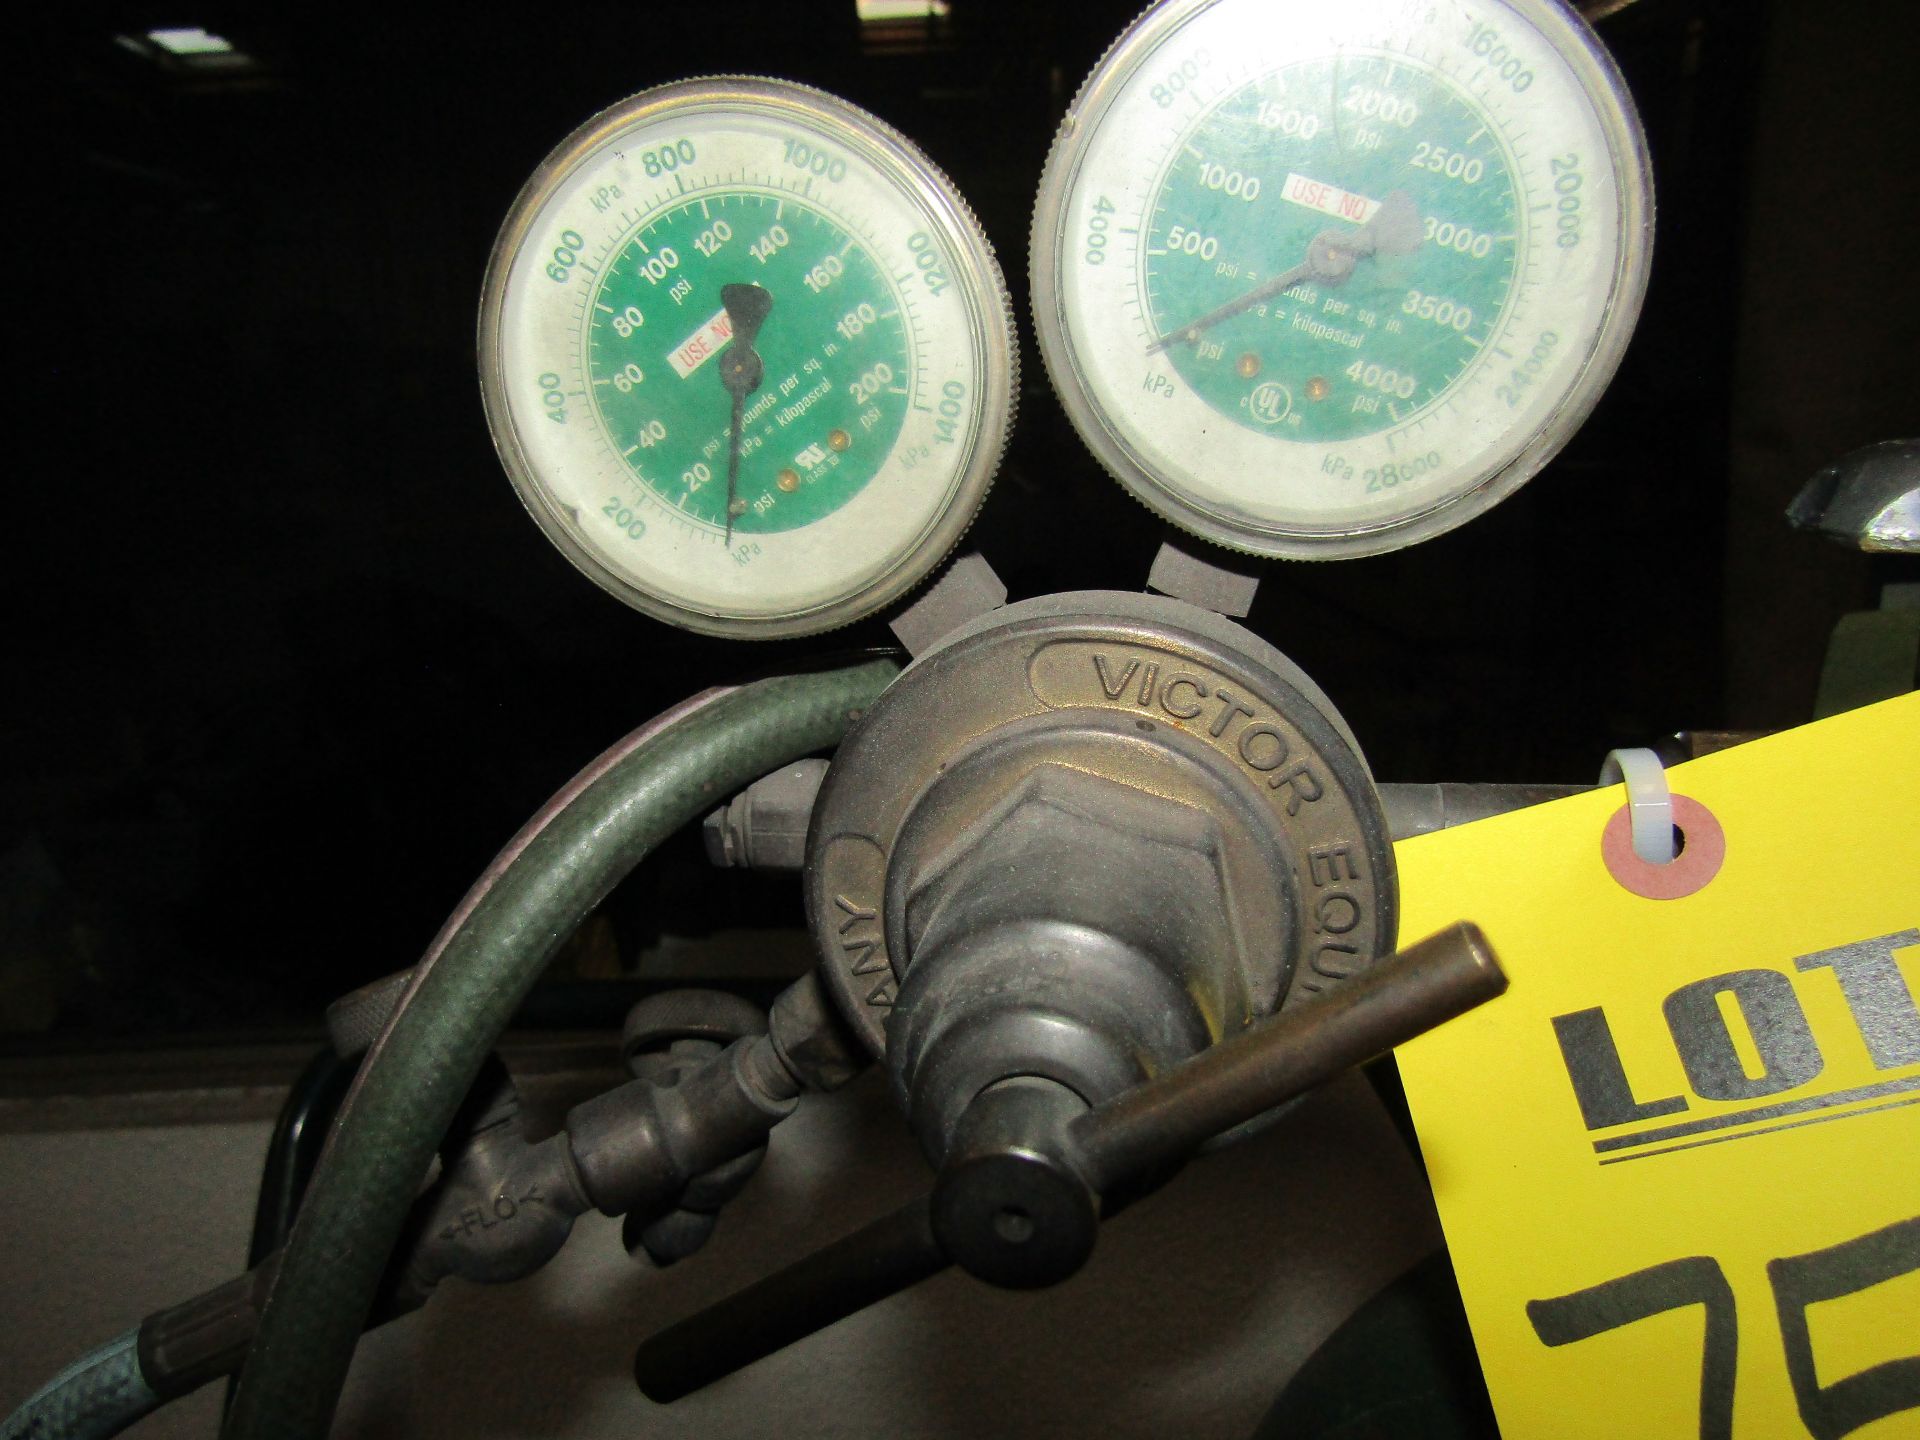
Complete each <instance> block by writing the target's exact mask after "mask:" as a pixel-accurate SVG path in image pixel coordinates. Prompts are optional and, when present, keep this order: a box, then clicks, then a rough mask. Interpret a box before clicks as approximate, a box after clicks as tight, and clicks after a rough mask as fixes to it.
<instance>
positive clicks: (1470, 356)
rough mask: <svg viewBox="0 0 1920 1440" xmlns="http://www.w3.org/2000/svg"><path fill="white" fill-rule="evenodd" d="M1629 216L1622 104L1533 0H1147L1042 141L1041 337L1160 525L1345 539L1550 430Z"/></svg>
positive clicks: (1547, 2) (1559, 436) (1475, 502)
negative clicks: (1045, 153)
mask: <svg viewBox="0 0 1920 1440" xmlns="http://www.w3.org/2000/svg"><path fill="white" fill-rule="evenodd" d="M1652 217H1653V199H1652V188H1651V181H1650V179H1649V173H1648V167H1647V157H1646V146H1645V140H1644V138H1643V136H1642V134H1641V131H1640V127H1639V124H1638V121H1637V119H1636V118H1635V116H1634V113H1633V109H1632V105H1631V102H1630V101H1629V100H1628V98H1627V95H1626V92H1625V89H1624V88H1623V86H1622V84H1621V81H1620V77H1619V75H1618V73H1617V72H1616V71H1615V69H1614V67H1613V65H1612V63H1611V61H1610V60H1609V59H1608V57H1607V55H1606V53H1605V52H1604V51H1603V50H1602V49H1601V47H1600V46H1599V44H1598V42H1597V41H1596V40H1595V38H1594V36H1593V34H1592V33H1591V32H1590V31H1589V30H1588V29H1587V28H1586V26H1585V25H1584V24H1583V23H1582V22H1581V21H1580V20H1578V19H1577V18H1576V17H1575V16H1573V15H1572V14H1571V12H1569V11H1568V10H1567V9H1566V8H1565V6H1563V5H1561V4H1559V3H1557V0H1339V3H1333V0H1167V3H1164V4H1161V5H1157V6H1155V7H1154V8H1153V9H1151V10H1149V11H1147V12H1146V13H1145V14H1144V15H1142V16H1141V17H1140V18H1139V19H1138V20H1137V21H1135V22H1134V24H1133V26H1132V27H1131V28H1130V29H1129V30H1128V31H1127V32H1126V33H1125V34H1124V35H1122V36H1121V37H1120V39H1119V40H1118V41H1117V42H1116V43H1115V44H1114V46H1113V48H1112V49H1111V50H1110V51H1109V52H1108V53H1107V55H1106V57H1105V58H1104V59H1103V60H1102V61H1101V62H1100V64H1099V66H1098V67H1097V68H1096V69H1095V70H1094V72H1093V74H1092V76H1091V77H1089V79H1088V80H1087V82H1086V84H1085V85H1084V86H1083V87H1082V88H1081V90H1080V93H1079V95H1078V97H1077V98H1076V99H1075V100H1074V103H1073V106H1072V108H1071V109H1070V110H1069V111H1068V113H1067V118H1066V121H1065V123H1064V124H1063V125H1062V126H1061V128H1060V133H1059V136H1058V138H1057V139H1056V140H1055V141H1054V146H1053V151H1052V154H1051V155H1050V156H1049V158H1048V161H1047V166H1046V171H1045V173H1044V175H1043V177H1042V179H1041V182H1040V195H1039V203H1038V207H1037V209H1036V211H1035V214H1034V224H1033V255H1032V264H1033V292H1034V293H1033V300H1034V312H1035V321H1036V324H1037V327H1038V331H1039V338H1040V351H1041V354H1042V356H1043V357H1044V358H1045V360H1046V363H1047V368H1048V370H1049V371H1050V373H1051V375H1052V377H1053V382H1054V385H1055V388H1056V389H1057V390H1058V391H1059V393H1060V397H1061V400H1062V403H1063V404H1064V405H1065V407H1066V410H1067V413H1068V415H1069V416H1070V417H1071V418H1072V420H1073V422H1074V424H1075V426H1076V427H1077V428H1078V429H1079V431H1080V433H1081V435H1082V437H1083V438H1084V439H1085V440H1086V442H1087V444H1088V445H1089V446H1090V447H1091V448H1092V450H1093V452H1094V454H1095V455H1096V456H1098V457H1099V459H1100V461H1101V462H1102V463H1103V464H1104V465H1105V466H1106V467H1107V469H1108V470H1110V471H1111V472H1112V473H1113V475H1114V476H1115V478H1117V479H1118V480H1119V481H1120V482H1121V484H1123V485H1125V486H1126V487H1127V488H1128V489H1129V490H1130V491H1132V492H1133V494H1134V495H1136V496H1137V497H1139V498H1140V499H1141V500H1143V501H1145V502H1146V504H1148V505H1149V506H1151V507H1152V508H1153V509H1154V510H1156V511H1158V512H1159V513H1160V514H1161V515H1163V516H1165V517H1166V518H1167V519H1169V520H1172V521H1174V522H1175V523H1176V524H1179V525H1182V526H1184V527H1186V528H1187V529H1189V530H1191V531H1193V532H1194V533H1196V534H1198V535H1201V536H1204V537H1206V538H1207V539H1209V540H1213V541H1217V542H1218V543H1220V544H1222V545H1227V546H1231V547H1233V548H1235V549H1239V550H1245V551H1249V552H1252V553H1255V554H1261V555H1278V556H1292V557H1296V558H1303V559H1328V558H1333V557H1338V556H1350V555H1368V554H1375V553H1378V552H1380V551H1385V550H1393V549H1397V548H1399V547H1400V546H1403V545H1408V544H1411V543H1413V542H1415V541H1417V540H1423V539H1426V538H1428V537H1430V536H1433V535H1437V534H1440V533H1441V532H1443V531H1446V530H1450V529H1452V528H1453V527H1454V526H1456V525H1459V524H1461V523H1462V522H1464V521H1466V520H1468V519H1470V518H1472V517H1473V516H1475V515H1477V514H1479V513H1480V512H1481V511H1483V510H1485V509H1487V508H1488V507H1489V506H1491V505H1493V504H1494V503H1495V502H1496V501H1498V500H1501V499H1503V498H1504V497H1505V496H1507V495H1509V494H1511V493H1512V492H1513V491H1514V490H1516V489H1517V488H1518V487H1519V486H1520V485H1521V484H1523V483H1524V482H1525V481H1526V480H1527V479H1528V478H1529V477H1530V476H1532V475H1533V474H1534V473H1535V472H1536V471H1538V470H1539V469H1540V467H1541V466H1542V465H1544V464H1545V463H1546V462H1547V460H1548V459H1549V458H1550V457H1551V456H1552V455H1553V454H1554V453H1555V452H1556V451H1557V450H1559V448H1560V447H1561V445H1562V444H1564V443H1565V442H1566V440H1567V438H1568V436H1569V435H1571V434H1572V432H1573V431H1574V429H1575V428H1576V427H1577V426H1578V425H1579V423H1580V422H1581V420H1583V419H1584V418H1585V417H1586V415H1587V413H1588V411H1589V410H1591V409H1592V407H1593V404H1594V402H1595V400H1596V399H1597V398H1598V397H1599V394H1600V392H1601V390H1602V389H1603V388H1604V387H1605V385H1606V383H1607V381H1608V379H1609V378H1610V377H1611V376H1612V374H1613V372H1614V369H1615V367H1616V366H1617V365H1618V363H1619V360H1620V356H1621V352H1622V351H1623V349H1624V348H1625V345H1626V342H1627V338H1628V336H1629V335H1630V333H1631V332H1632V329H1633V324H1634V320H1635V318H1636V317H1637V316H1638V314H1639V310H1640V301H1641V296H1642V294H1643V292H1644V291H1645V288H1646V278H1647V265H1648V260H1649V254H1650V245H1651V228H1652Z"/></svg>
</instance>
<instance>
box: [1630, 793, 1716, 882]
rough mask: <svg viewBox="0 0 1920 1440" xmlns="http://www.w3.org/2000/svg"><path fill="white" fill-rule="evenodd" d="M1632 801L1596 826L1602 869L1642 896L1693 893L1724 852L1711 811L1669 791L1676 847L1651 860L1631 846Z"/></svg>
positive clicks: (1713, 873)
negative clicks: (1668, 855)
mask: <svg viewBox="0 0 1920 1440" xmlns="http://www.w3.org/2000/svg"><path fill="white" fill-rule="evenodd" d="M1631 811H1632V806H1630V805H1622V806H1621V807H1620V808H1619V809H1618V810H1616V811H1614V812H1613V814H1612V815H1611V816H1610V817H1609V818H1608V820H1607V825H1606V829H1604V830H1602V831H1601V832H1600V858H1601V859H1602V860H1603V861H1604V862H1606V867H1607V873H1608V874H1609V875H1611V876H1613V878H1614V879H1615V880H1618V881H1619V882H1620V884H1621V885H1622V886H1623V887H1624V888H1625V889H1628V890H1631V891H1632V892H1633V893H1634V894H1635V895H1639V896H1642V897H1643V898H1645V899H1648V900H1682V899H1685V898H1686V897H1687V896H1689V895H1694V894H1698V893H1699V892H1700V891H1701V890H1703V889H1705V888H1706V886H1707V883H1708V882H1709V881H1711V880H1712V879H1713V877H1714V876H1716V875H1718V874H1719V873H1720V866H1721V864H1722V862H1724V861H1725V860H1726V858H1727V833H1726V831H1724V830H1722V829H1721V828H1720V822H1719V821H1718V820H1716V819H1714V816H1713V812H1712V811H1711V810H1709V809H1707V807H1706V806H1704V805H1702V804H1701V803H1700V802H1699V801H1698V800H1695V799H1693V798H1692V797H1691V796H1687V795H1675V796H1674V797H1673V825H1674V828H1675V829H1677V830H1678V831H1679V832H1680V835H1681V845H1680V853H1679V854H1678V855H1676V856H1674V857H1673V859H1671V860H1669V861H1668V862H1667V863H1666V864H1664V865H1651V864H1648V863H1647V862H1646V861H1645V860H1642V859H1641V858H1640V857H1639V856H1638V855H1636V854H1634V852H1633V817H1632V814H1631Z"/></svg>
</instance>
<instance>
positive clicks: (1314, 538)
mask: <svg viewBox="0 0 1920 1440" xmlns="http://www.w3.org/2000/svg"><path fill="white" fill-rule="evenodd" d="M1234 3H1241V0H1160V3H1157V4H1153V5H1149V6H1148V7H1147V8H1146V9H1145V10H1143V11H1142V12H1141V13H1140V14H1139V15H1137V16H1135V17H1134V20H1133V22H1132V23H1131V24H1129V25H1128V26H1127V28H1126V29H1125V30H1123V31H1122V32H1121V33H1120V35H1119V37H1118V38H1117V39H1115V40H1114V42H1113V43H1112V44H1111V45H1109V46H1108V47H1107V49H1106V51H1105V53H1104V54H1102V55H1101V57H1100V59H1099V61H1098V63H1096V64H1095V66H1094V67H1093V70H1092V71H1091V72H1090V73H1089V74H1088V76H1087V78H1086V79H1085V80H1084V81H1083V82H1082V83H1081V85H1080V88H1079V90H1078V91H1076V92H1075V94H1074V97H1073V101H1072V103H1071V104H1069V105H1068V106H1067V112H1066V115H1065V116H1064V117H1063V118H1062V119H1061V122H1060V127H1059V129H1058V130H1057V131H1056V132H1055V133H1054V138H1053V143H1052V145H1051V146H1050V147H1049V149H1048V151H1047V160H1046V164H1045V166H1044V167H1043V168H1042V170H1041V172H1040V187H1039V192H1038V194H1037V196H1036V198H1035V203H1034V210H1033V223H1032V226H1031V228H1030V229H1029V231H1028V237H1027V279H1028V303H1029V305H1030V307H1031V310H1032V315H1033V328H1034V335H1035V338H1036V340H1037V341H1038V343H1039V349H1040V361H1041V365H1042V368H1044V369H1045V370H1046V372H1047V378H1048V380H1049V381H1050V382H1051V383H1052V385H1053V391H1054V394H1055V396H1056V397H1058V399H1059V401H1060V406H1061V408H1062V409H1063V410H1065V411H1066V414H1067V419H1068V420H1069V421H1070V422H1071V423H1072V425H1073V428H1074V430H1075V431H1076V432H1077V433H1078V434H1079V436H1080V438H1081V440H1082V442H1083V443H1084V444H1085V445H1086V446H1087V448H1088V450H1090V451H1091V452H1092V453H1093V457H1094V458H1095V459H1096V460H1098V461H1099V462H1100V465H1101V467H1102V468H1103V469H1105V470H1106V472H1107V473H1108V474H1109V475H1111V476H1112V477H1113V478H1114V479H1115V480H1116V481H1118V482H1119V484H1120V486H1121V488H1122V489H1123V490H1125V491H1126V492H1127V493H1128V494H1129V495H1131V496H1132V497H1133V498H1134V499H1135V500H1138V501H1139V502H1140V503H1141V504H1142V505H1144V506H1146V507H1147V509H1149V510H1151V511H1153V512H1154V513H1155V514H1156V515H1158V516H1160V518H1161V519H1163V520H1166V521H1169V522H1170V523H1172V524H1174V525H1176V526H1178V527H1179V528H1180V529H1182V530H1185V531H1186V532H1187V533H1189V534H1191V535H1197V536H1199V537H1200V538H1201V539H1203V540H1208V541H1211V542H1212V543H1214V544H1216V545H1219V546H1222V547H1223V548H1225V549H1228V550H1236V551H1239V552H1240V553H1242V554H1246V555H1258V556H1261V557H1264V558H1267V559H1276V560H1347V559H1356V558H1359V557H1361V556H1365V555H1381V554H1386V553H1388V552H1390V551H1393V550H1399V549H1403V548H1405V547H1407V546H1409V545H1417V544H1419V543H1420V542H1422V541H1424V540H1431V539H1433V538H1434V537H1436V536H1438V535H1443V534H1445V533H1446V532H1447V531H1449V530H1453V529H1455V528H1457V527H1459V526H1461V525H1464V524H1466V523H1467V522H1468V521H1469V520H1472V519H1474V518H1476V517H1477V516H1479V515H1481V514H1483V513H1484V512H1485V511H1487V510H1490V509H1492V508H1493V507H1494V506H1495V505H1497V504H1498V503H1499V502H1500V501H1502V500H1504V499H1506V498H1507V497H1508V496H1509V495H1511V494H1513V492H1514V491H1516V490H1518V489H1519V488H1520V487H1521V486H1522V485H1524V484H1526V482H1527V481H1529V480H1531V479H1532V478H1533V477H1534V476H1535V475H1537V474H1538V473H1539V472H1540V471H1541V469H1542V468H1543V467H1545V465H1546V464H1547V462H1548V461H1549V460H1551V459H1552V458H1553V457H1554V456H1555V455H1557V454H1558V453H1559V452H1560V450H1561V448H1562V447H1563V446H1564V445H1565V444H1566V443H1567V441H1568V440H1569V439H1571V438H1572V437H1573V434H1574V432H1575V431H1577V430H1578V429H1579V428H1580V426H1581V425H1582V424H1583V423H1584V422H1585V420H1586V418H1587V416H1588V415H1590V414H1591V413H1592V412H1593V408H1594V406H1595V405H1597V404H1598V403H1599V401H1600V396H1601V395H1602V394H1603V393H1604V392H1605V390H1606V388H1607V385H1608V383H1609V382H1610V381H1611V380H1612V379H1613V375H1614V372H1615V371H1616V370H1617V369H1618V368H1619V365H1620V360H1621V357H1622V356H1623V355H1625V353H1626V349H1627V345H1628V343H1629V342H1630V341H1631V340H1632V338H1633V331H1634V327H1635V325H1636V324H1637V323H1638V321H1639V318H1640V308H1641V305H1642V304H1643V302H1644V301H1645V298H1646V290H1647V279H1648V276H1649V274H1650V271H1651V267H1652V262H1653V220H1654V197H1653V165H1652V160H1651V158H1650V156H1649V154H1648V151H1647V139H1646V133H1645V131H1644V129H1643V128H1642V127H1641V124H1640V118H1639V112H1638V110H1637V109H1636V107H1635V106H1634V103H1633V97H1632V95H1631V94H1630V93H1629V92H1628V90H1627V85H1626V80H1625V78H1624V77H1623V76H1622V75H1621V73H1620V69H1619V67H1618V66H1617V65H1616V64H1615V63H1614V61H1613V57H1612V56H1611V55H1610V54H1609V53H1608V52H1607V49H1606V47H1605V45H1604V44H1602V43H1601V41H1600V39H1599V37H1598V36H1597V35H1596V34H1595V33H1594V31H1593V29H1592V27H1590V26H1589V25H1587V24H1586V22H1585V21H1583V20H1581V19H1580V18H1579V17H1578V16H1577V15H1575V14H1574V13H1573V12H1571V11H1569V10H1566V9H1564V8H1563V7H1561V6H1559V5H1557V4H1554V3H1552V0H1502V3H1503V4H1505V5H1506V6H1507V7H1509V8H1511V9H1513V10H1515V11H1518V12H1523V14H1524V18H1525V20H1526V22H1527V23H1529V24H1531V25H1533V26H1534V27H1535V28H1536V29H1537V30H1539V31H1540V33H1541V34H1542V35H1544V36H1545V37H1546V38H1547V40H1548V41H1549V43H1551V44H1552V46H1553V48H1554V50H1555V52H1556V53H1557V54H1558V55H1559V56H1560V57H1561V58H1562V59H1563V60H1564V61H1565V62H1566V64H1567V67H1568V69H1569V70H1570V71H1572V73H1573V76H1574V79H1575V80H1576V81H1577V82H1578V84H1579V86H1580V89H1581V91H1582V92H1583V93H1584V94H1585V95H1586V97H1587V99H1588V102H1589V103H1590V104H1591V105H1592V107H1593V111H1594V114H1595V116H1596V117H1597V118H1598V120H1599V123H1600V126H1601V129H1602V131H1603V132H1604V134H1605V135H1606V138H1607V151H1608V158H1609V161H1610V163H1611V165H1612V167H1613V173H1614V175H1615V176H1616V178H1617V184H1618V190H1619V196H1620V220H1619V246H1618V253H1617V255H1616V258H1615V262H1614V273H1613V281H1612V293H1611V295H1610V298H1609V302H1608V305H1607V309H1606V316H1605V319H1604V320H1603V321H1602V322H1601V325H1600V328H1599V330H1598V332H1597V333H1596V334H1595V336H1594V340H1593V343H1592V345H1591V346H1590V348H1589V350H1588V354H1587V359H1586V363H1585V364H1584V365H1583V366H1582V367H1581V370H1580V373H1579V375H1578V376H1577V377H1576V378H1575V380H1574V382H1573V384H1572V386H1571V387H1570V388H1569V389H1568V390H1567V392H1566V395H1565V397H1564V399H1563V400H1562V402H1561V404H1560V405H1559V407H1558V408H1557V409H1556V411H1555V412H1554V415H1553V418H1552V419H1551V420H1550V421H1549V423H1548V424H1547V425H1545V426H1544V427H1542V428H1541V429H1540V430H1539V431H1537V432H1536V433H1534V434H1533V435H1532V436H1531V437H1530V438H1528V439H1527V440H1526V441H1525V443H1523V444H1520V445H1518V446H1516V447H1514V448H1512V449H1511V450H1509V451H1503V452H1499V453H1497V454H1496V456H1495V458H1494V460H1493V461H1492V462H1490V464H1489V466H1488V467H1487V469H1486V473H1484V474H1483V475H1482V476H1481V477H1480V479H1479V480H1478V481H1476V482H1475V483H1474V484H1472V485H1471V486H1469V487H1468V488H1466V489H1464V490H1461V491H1459V492H1458V493H1457V494H1455V495H1453V496H1451V497H1450V498H1448V499H1446V500H1444V501H1441V502H1440V503H1438V504H1436V505H1433V506H1431V507H1429V508H1427V509H1424V510H1422V511H1420V512H1419V513H1418V514H1416V515H1414V516H1411V517H1407V518H1402V519H1393V520H1384V521H1380V522H1378V523H1374V524H1360V525H1353V526H1349V527H1342V528H1341V529H1339V530H1336V531H1324V532H1317V531H1307V530H1298V529H1296V530H1284V529H1279V528H1277V527H1276V528H1275V529H1272V530H1266V531H1260V532H1254V531H1252V530H1251V528H1250V527H1249V526H1248V525H1247V524H1246V523H1245V522H1242V521H1237V520H1234V519H1232V518H1229V517H1226V516H1222V515H1219V514H1216V513H1215V512H1214V511H1212V510H1210V509H1209V508H1207V507H1205V506H1203V505H1200V504H1197V503H1195V502H1194V501H1192V500H1190V499H1189V498H1188V497H1187V496H1185V495H1183V494H1181V493H1179V492H1178V490H1177V488H1176V487H1175V485H1174V484H1172V483H1171V482H1169V481H1168V480H1165V479H1163V478H1161V477H1160V476H1159V475H1157V474H1156V473H1155V472H1154V470H1153V469H1152V468H1151V467H1149V466H1148V465H1147V464H1146V463H1145V461H1144V460H1142V459H1141V457H1140V456H1139V455H1137V454H1136V453H1135V451H1134V449H1133V447H1132V446H1131V445H1129V444H1128V443H1127V440H1126V438H1125V437H1124V436H1123V435H1121V434H1120V433H1119V431H1118V429H1117V427H1116V426H1114V425H1113V424H1111V423H1109V421H1108V420H1107V418H1106V416H1105V414H1104V412H1103V409H1102V407H1101V405H1100V404H1099V402H1098V401H1096V399H1095V398H1094V396H1093V394H1092V392H1091V391H1090V390H1089V388H1088V387H1087V385H1086V383H1085V382H1084V381H1083V380H1082V378H1081V376H1082V374H1083V373H1084V371H1085V367H1084V366H1083V365H1081V364H1080V363H1079V361H1078V360H1077V358H1076V354H1075V350H1074V346H1073V341H1072V338H1071V337H1070V335H1069V334H1068V333H1067V327H1066V324H1065V321H1064V318H1063V316H1062V313H1061V308H1060V284H1059V280H1060V276H1061V274H1062V272H1063V268H1064V255H1063V247H1064V246H1065V244H1066V239H1067V235H1066V225H1065V219H1066V210H1067V202H1068V200H1069V198H1070V197H1071V196H1072V194H1073V191H1074V185H1075V182H1076V181H1077V180H1078V179H1079V175H1080V170H1081V167H1082V165H1083V164H1084V162H1085V160H1086V158H1087V151H1088V145H1089V142H1090V139H1091V137H1092V136H1093V135H1094V133H1095V132H1096V131H1097V130H1098V128H1099V122H1100V121H1101V120H1103V119H1104V118H1105V117H1106V115H1107V113H1108V112H1109V111H1110V110H1111V109H1112V107H1113V104H1114V102H1115V100H1116V99H1117V98H1118V97H1119V95H1120V93H1121V91H1122V90H1123V89H1124V88H1125V87H1126V85H1127V83H1128V82H1129V81H1130V80H1132V79H1133V78H1134V76H1135V75H1136V74H1137V72H1138V71H1139V70H1140V68H1141V66H1142V65H1143V64H1144V63H1145V62H1146V61H1148V60H1150V59H1151V58H1152V56H1153V55H1154V53H1155V52H1156V51H1157V50H1158V49H1159V47H1160V46H1161V45H1162V44H1163V43H1165V42H1166V41H1167V40H1168V39H1170V38H1171V36H1172V35H1173V33H1174V32H1175V31H1177V30H1179V29H1180V27H1181V26H1183V25H1186V24H1188V23H1190V22H1191V21H1192V20H1193V19H1194V18H1195V17H1196V16H1198V15H1199V14H1200V13H1202V12H1203V11H1206V10H1209V9H1212V8H1213V7H1214V6H1215V5H1219V4H1234Z"/></svg>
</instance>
